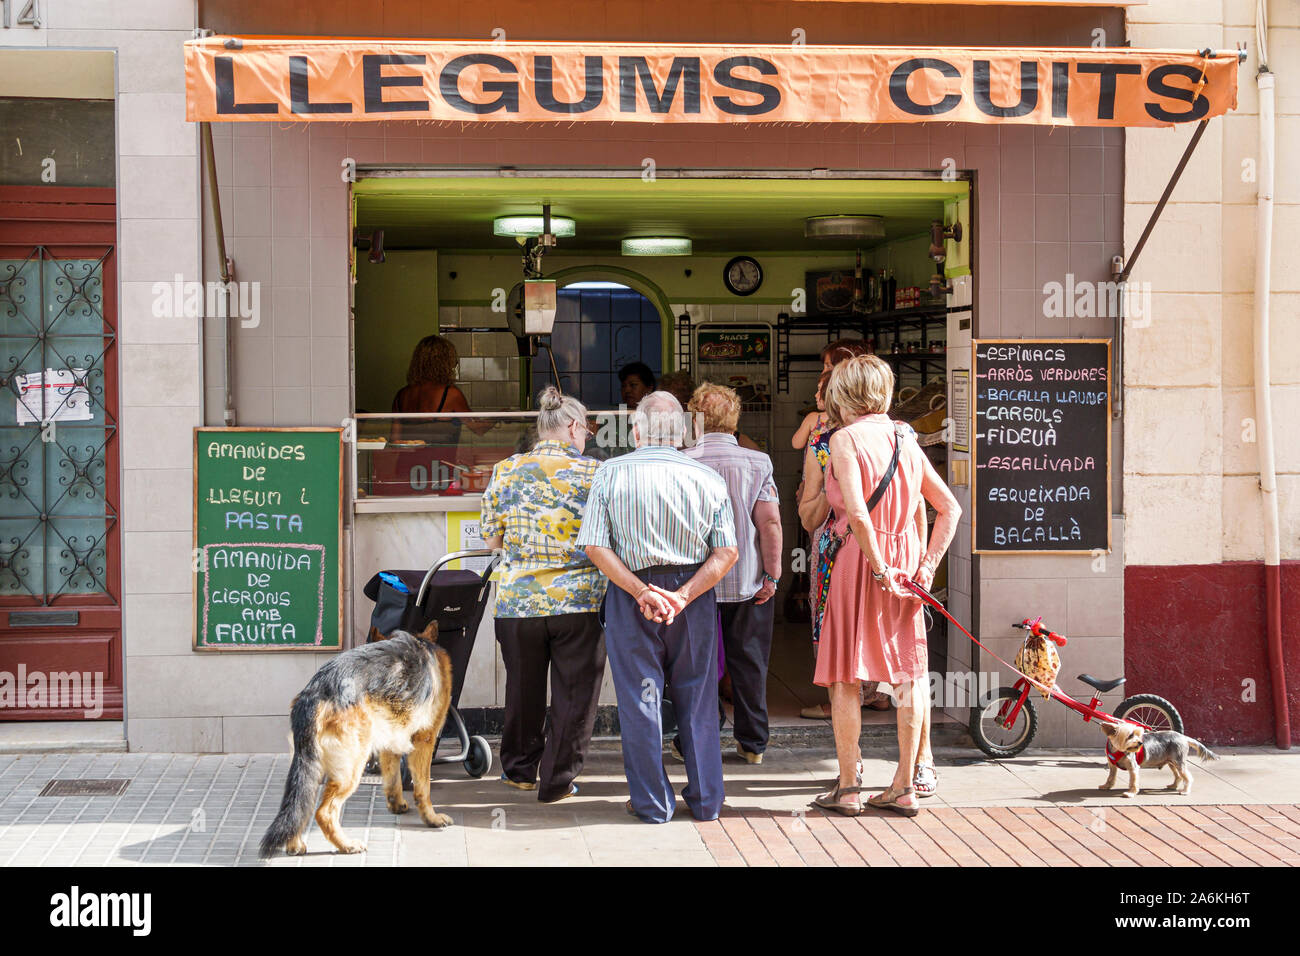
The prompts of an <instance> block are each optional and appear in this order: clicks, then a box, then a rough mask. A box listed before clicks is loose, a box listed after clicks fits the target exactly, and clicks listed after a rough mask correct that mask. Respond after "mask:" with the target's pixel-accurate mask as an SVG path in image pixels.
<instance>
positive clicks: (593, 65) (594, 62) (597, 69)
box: [533, 56, 605, 113]
mask: <svg viewBox="0 0 1300 956" xmlns="http://www.w3.org/2000/svg"><path fill="white" fill-rule="evenodd" d="M583 61H584V72H585V73H586V76H585V78H584V79H585V82H586V91H585V92H584V93H583V95H582V99H581V100H579V101H578V102H576V103H561V102H560V101H559V100H557V99H556V98H555V83H554V74H555V60H554V58H552V57H550V56H539V57H535V58H534V59H533V72H534V74H535V76H536V80H537V105H538V106H540V107H541V108H542V109H544V110H546V111H547V112H549V113H589V112H591V111H592V110H594V109H595V108H596V107H597V106H599V105H600V101H601V100H602V99H603V98H604V96H605V77H604V75H603V74H604V63H605V61H604V58H603V57H599V56H588V57H584V58H583Z"/></svg>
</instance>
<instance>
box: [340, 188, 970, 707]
mask: <svg viewBox="0 0 1300 956" xmlns="http://www.w3.org/2000/svg"><path fill="white" fill-rule="evenodd" d="M970 186H971V184H970V182H969V181H968V180H966V179H964V178H961V177H960V176H958V177H956V178H943V177H934V176H932V175H925V176H922V175H920V174H918V175H917V176H916V177H915V178H904V177H903V176H899V177H898V178H890V179H883V178H869V177H865V176H864V177H861V178H829V177H815V178H786V177H781V178H774V177H764V176H757V175H754V174H746V175H745V176H740V177H735V178H717V176H716V174H715V175H714V176H713V177H711V178H710V177H704V176H700V177H691V176H685V175H677V176H672V177H665V176H659V177H651V178H646V177H643V176H641V175H631V176H615V175H609V174H588V173H584V174H573V173H568V174H564V173H560V172H556V173H553V174H544V173H539V174H537V175H529V176H524V175H518V176H510V177H506V176H503V175H501V174H500V173H499V172H498V171H496V170H493V171H491V172H490V173H488V174H484V173H483V172H482V171H478V172H470V171H463V172H461V173H458V174H457V173H452V172H449V171H445V170H439V171H436V172H435V171H414V170H377V171H374V172H373V173H368V174H363V175H362V176H361V177H360V178H359V180H358V181H357V182H356V183H355V184H354V186H353V191H352V202H353V221H354V226H355V229H354V256H353V260H354V269H355V285H354V328H353V343H354V402H355V410H356V412H357V413H358V434H357V437H358V445H357V450H358V454H357V472H356V496H357V510H359V511H360V510H383V509H386V508H389V507H392V508H393V509H394V510H400V511H412V510H418V509H419V508H420V507H422V506H426V505H427V507H429V508H430V509H431V510H447V509H448V507H449V506H448V504H447V499H448V498H453V499H455V501H456V502H457V503H456V504H455V508H456V509H457V510H461V511H473V510H475V509H477V507H478V500H479V499H478V496H477V492H480V491H481V490H482V489H483V487H484V486H485V484H486V481H487V478H488V476H490V473H491V466H492V465H493V464H494V463H495V462H496V461H498V460H500V459H501V458H504V457H505V456H507V455H509V454H512V453H513V452H514V451H515V450H517V449H519V448H522V447H526V446H527V444H528V443H529V442H530V440H531V439H530V436H529V435H528V430H527V426H528V417H527V411H528V410H529V409H530V408H532V407H533V401H534V399H535V397H536V395H537V393H538V392H539V391H540V390H541V389H542V388H543V387H545V386H546V385H548V384H551V383H553V382H555V383H558V384H559V386H560V388H561V389H562V390H563V391H565V392H567V393H570V394H573V395H575V396H576V397H578V398H579V399H580V400H581V401H582V402H583V403H584V404H585V405H586V406H587V407H588V408H589V409H590V410H591V411H592V413H593V429H598V428H602V427H608V428H610V429H611V431H609V432H607V434H614V433H615V430H616V426H617V418H618V415H617V413H618V410H619V407H620V402H621V399H622V393H621V388H620V380H619V375H618V372H619V370H620V369H622V368H624V367H625V366H627V365H629V364H631V363H634V362H640V363H644V365H646V366H648V367H649V369H650V371H651V374H652V375H653V376H654V377H655V379H656V380H658V379H660V378H662V376H664V375H665V373H684V375H680V376H676V378H677V379H678V381H677V382H676V383H675V384H676V387H678V388H681V387H682V380H683V379H684V378H689V380H690V382H692V383H694V384H696V385H698V384H700V383H702V382H704V381H713V382H719V383H722V384H727V385H731V386H732V387H734V388H735V389H736V390H737V392H738V393H739V394H740V396H741V399H742V403H743V404H742V408H743V411H742V417H741V422H740V431H741V433H742V434H743V435H745V436H748V437H749V438H751V439H752V440H753V442H754V444H755V445H756V446H757V447H759V448H761V449H762V450H764V451H766V452H767V453H769V454H770V455H771V457H772V460H773V464H774V469H775V474H776V480H777V485H778V490H779V492H780V495H781V509H782V516H783V523H784V530H785V553H786V554H787V555H788V556H792V557H790V558H788V559H787V563H788V567H787V568H786V569H785V571H784V573H783V575H782V578H783V580H782V585H781V588H780V591H779V592H778V594H777V597H776V598H775V600H777V601H778V602H779V603H778V612H777V615H776V617H777V628H776V634H775V637H774V642H773V652H772V662H771V675H772V676H771V679H770V682H769V698H770V699H769V708H770V711H771V714H772V719H773V722H774V723H785V724H798V723H799V722H800V718H799V716H798V715H799V711H800V710H801V709H803V708H805V707H808V706H810V705H813V704H817V703H820V702H821V701H824V700H825V695H824V693H823V692H822V691H820V690H819V689H818V688H815V687H814V686H812V683H811V675H812V664H813V657H812V652H811V641H810V637H809V634H810V626H809V624H808V623H807V621H808V602H807V599H806V590H807V576H806V567H804V566H803V563H802V562H801V561H800V557H799V555H800V554H801V553H802V554H806V553H807V548H808V540H807V535H806V534H805V533H804V532H803V531H802V529H801V528H800V527H799V523H798V518H797V515H796V511H795V504H796V492H797V489H798V486H799V481H800V475H801V468H802V459H803V452H802V450H801V449H796V448H794V447H793V445H792V436H793V435H794V434H795V431H796V429H798V427H799V425H800V423H801V422H802V421H803V419H804V417H805V416H806V415H807V414H808V413H809V412H810V411H814V410H815V402H814V395H815V391H816V384H817V379H818V376H819V375H820V373H821V371H822V364H821V358H820V354H819V353H820V351H821V349H822V347H823V346H824V345H826V344H827V343H828V342H831V341H834V340H837V339H841V338H858V339H865V340H866V341H867V342H868V343H870V344H871V346H872V347H873V348H874V350H875V352H876V353H877V354H879V355H880V356H881V357H883V358H885V359H886V360H887V361H889V362H890V363H891V364H892V366H893V368H894V370H895V373H896V376H897V383H896V384H897V389H898V393H897V394H896V398H895V406H894V408H893V409H892V410H891V414H892V415H893V417H895V418H900V419H903V420H907V421H910V422H912V423H913V426H914V427H915V428H916V431H917V432H918V435H920V437H921V442H922V444H923V446H924V447H925V449H926V451H927V454H929V455H930V457H931V459H932V460H933V461H934V463H935V465H936V467H937V468H938V470H939V472H940V474H945V473H946V461H945V458H946V454H947V447H948V446H947V445H946V444H945V443H944V442H945V431H944V425H945V421H944V419H945V418H946V408H945V403H946V401H947V398H948V394H947V388H946V381H947V368H948V362H949V356H948V351H947V340H948V338H949V329H950V327H951V322H952V318H953V314H954V313H955V312H956V311H957V310H956V309H955V308H954V307H953V306H952V302H953V296H952V294H951V293H952V291H953V287H952V284H951V283H952V281H953V279H954V278H955V277H957V276H963V275H969V274H970V261H969V255H968V250H970V249H971V247H972V245H973V243H972V242H971V241H970V229H971V218H970V208H971V202H970V196H971V193H970ZM547 224H549V226H550V230H549V233H548V234H547V235H549V236H553V237H554V238H553V240H548V239H541V238H539V237H540V236H542V235H543V232H544V230H545V227H546V225H547ZM551 243H553V244H551ZM526 276H527V277H533V278H539V277H540V278H543V279H546V280H553V281H554V286H553V291H551V292H550V295H553V297H554V298H553V300H551V301H553V305H551V304H550V302H548V300H547V299H546V295H547V291H546V289H544V288H542V289H541V290H540V293H539V294H540V296H541V298H540V299H536V300H530V302H525V299H528V298H529V297H530V296H532V295H533V294H534V291H536V290H526V289H525V282H524V280H525V278H526ZM538 302H540V303H541V311H540V312H539V311H538V310H537V309H534V308H533V307H532V306H533V305H536V304H537V303H538ZM548 306H549V307H550V308H553V310H554V311H553V314H552V315H550V316H548V315H547V314H546V310H547V307H548ZM969 314H970V313H969V306H967V307H966V311H965V312H964V315H965V316H966V319H965V321H966V322H967V323H969ZM538 316H540V318H538ZM548 320H549V329H547V333H546V334H529V333H530V332H533V331H534V330H535V329H537V328H545V327H546V325H547V324H548ZM539 323H540V324H539ZM966 327H969V325H967V326H966ZM435 332H436V333H438V334H439V335H442V336H444V337H446V338H447V339H448V340H450V341H451V342H452V344H453V345H454V346H455V348H456V351H457V353H458V358H459V361H458V365H457V367H456V384H457V386H458V388H459V389H460V390H461V392H462V393H463V394H464V396H465V399H466V402H467V403H468V406H469V408H470V409H471V410H472V411H471V412H468V413H466V412H461V413H460V414H459V415H457V416H454V417H453V416H447V415H445V414H444V415H442V416H438V415H423V416H415V417H413V418H404V417H401V416H398V417H393V416H392V415H391V414H390V413H391V411H392V409H393V400H394V396H395V395H396V393H397V392H398V391H399V390H400V389H401V388H402V387H403V386H404V385H405V384H406V380H407V379H406V376H407V370H408V365H409V363H410V361H411V357H412V352H413V350H414V349H415V346H416V344H417V343H418V342H419V341H420V340H421V339H422V338H423V337H425V336H427V335H429V334H431V333H435ZM962 364H963V365H964V363H962ZM669 381H670V382H672V381H673V377H670V379H669ZM687 387H689V386H687ZM428 411H429V412H432V411H433V410H432V409H430V410H428ZM602 412H604V413H605V414H604V415H602V414H601V413H602ZM521 413H522V414H521ZM627 441H629V442H630V439H627ZM602 444H608V442H603V443H602ZM438 445H443V446H453V445H454V446H456V451H455V453H454V454H452V453H448V452H447V451H446V449H445V448H444V451H443V452H438V451H436V450H435V451H433V452H430V451H429V449H430V448H431V447H433V446H438ZM590 448H591V446H590V445H589V449H590ZM619 450H620V449H615V450H614V451H612V452H610V453H614V454H616V453H618V451H619ZM421 456H423V457H421ZM413 475H414V476H415V477H414V478H413V477H412V476H413ZM931 519H933V516H931ZM796 549H803V551H802V552H799V551H796ZM944 585H945V578H944V570H943V569H941V570H940V574H939V576H938V577H937V579H936V584H935V587H936V589H939V590H941V589H942V588H943V587H944ZM945 655H946V640H945V636H944V634H943V629H942V627H938V626H936V627H935V629H933V630H932V631H931V656H932V660H933V661H937V662H942V661H943V660H944V659H945ZM938 669H940V670H942V669H943V666H942V663H940V664H939V667H938ZM937 716H938V715H936V717H937ZM863 718H864V721H872V722H880V723H892V721H893V716H892V714H891V713H888V712H879V711H872V710H870V709H868V710H864V712H863ZM809 723H810V722H809V721H803V724H805V725H807V724H809Z"/></svg>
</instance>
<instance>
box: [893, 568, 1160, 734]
mask: <svg viewBox="0 0 1300 956" xmlns="http://www.w3.org/2000/svg"><path fill="white" fill-rule="evenodd" d="M903 587H905V588H907V589H908V590H909V591H911V592H912V593H913V594H915V595H916V596H917V597H918V598H920V599H921V601H922V602H924V603H925V604H928V605H929V606H930V607H932V608H934V609H935V610H936V611H938V612H939V613H940V614H942V615H943V616H944V617H946V618H947V619H948V620H950V621H952V623H953V624H954V625H956V627H957V630H959V631H961V632H962V633H963V634H965V635H966V636H967V637H969V638H970V639H971V640H972V641H974V642H975V645H976V646H977V647H979V648H980V649H981V650H982V651H984V653H986V654H988V655H989V656H990V657H992V658H993V659H994V660H995V661H997V662H998V663H999V664H1001V665H1002V666H1003V667H1005V668H1006V669H1007V670H1009V671H1011V672H1012V673H1014V674H1019V675H1020V676H1021V678H1023V679H1024V680H1025V681H1027V682H1028V683H1030V684H1031V685H1033V686H1034V687H1037V688H1038V689H1039V690H1041V691H1042V692H1043V693H1045V694H1049V695H1051V696H1052V697H1055V698H1056V699H1057V700H1059V701H1061V703H1063V704H1065V705H1066V706H1071V705H1072V706H1073V708H1074V709H1078V710H1083V711H1088V712H1089V713H1095V714H1096V715H1097V716H1098V717H1099V718H1101V719H1102V721H1103V722H1105V723H1114V724H1118V723H1120V718H1118V717H1114V716H1112V715H1111V714H1108V713H1106V712H1105V711H1104V710H1098V711H1093V710H1092V708H1089V707H1084V705H1083V704H1081V703H1079V702H1078V701H1077V700H1075V699H1074V698H1073V697H1071V696H1070V695H1069V694H1067V693H1065V692H1064V691H1062V690H1059V689H1058V688H1057V687H1055V686H1052V687H1048V686H1046V685H1045V684H1043V683H1041V682H1040V681H1036V680H1034V679H1033V678H1032V677H1030V676H1029V675H1028V674H1026V673H1024V672H1022V671H1020V670H1018V669H1017V668H1016V667H1015V665H1013V664H1008V663H1007V662H1006V661H1004V660H1003V659H1002V658H1001V657H999V656H998V655H997V654H995V653H993V651H991V650H989V649H988V648H987V647H985V646H984V645H983V644H982V643H980V640H979V638H977V637H976V636H975V635H974V634H972V633H971V632H970V631H968V630H966V628H964V627H962V626H961V622H960V621H958V620H957V619H956V618H955V617H953V616H952V615H951V614H949V613H948V609H947V608H946V607H944V606H943V605H942V604H940V603H939V601H938V599H937V598H935V596H934V595H933V594H931V593H930V592H929V591H927V590H926V589H925V588H923V587H921V585H919V584H917V583H916V582H915V581H913V580H911V579H910V578H909V579H907V580H905V581H903ZM1038 620H1040V621H1041V620H1042V618H1039V619H1038ZM1026 623H1028V622H1026ZM1037 623H1038V621H1035V622H1034V623H1033V626H1036V625H1037ZM1048 633H1050V632H1048ZM1044 636H1047V634H1045V635H1044ZM1053 636H1054V635H1053ZM1058 643H1061V644H1063V643H1065V639H1064V638H1061V639H1060V641H1058ZM1124 722H1125V723H1130V724H1137V726H1139V727H1142V728H1143V729H1145V730H1150V729H1151V728H1150V727H1147V726H1146V725H1145V724H1139V723H1138V722H1137V721H1136V720H1125V721H1124Z"/></svg>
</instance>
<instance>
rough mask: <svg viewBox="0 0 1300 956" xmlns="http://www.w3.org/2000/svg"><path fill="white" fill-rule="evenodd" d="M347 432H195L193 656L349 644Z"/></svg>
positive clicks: (206, 430)
mask: <svg viewBox="0 0 1300 956" xmlns="http://www.w3.org/2000/svg"><path fill="white" fill-rule="evenodd" d="M342 475H343V442H342V431H341V430H340V429H338V428H196V429H195V430H194V572H195V574H194V616H195V620H194V649H195V650H202V651H267V650H309V651H319V650H330V649H337V648H339V647H340V646H341V636H342V633H343V627H342V624H343V620H342V608H343V601H342V596H343V592H342V577H341V576H340V573H339V569H340V567H341V564H342V555H343V496H342V493H341V492H342V487H343V482H342Z"/></svg>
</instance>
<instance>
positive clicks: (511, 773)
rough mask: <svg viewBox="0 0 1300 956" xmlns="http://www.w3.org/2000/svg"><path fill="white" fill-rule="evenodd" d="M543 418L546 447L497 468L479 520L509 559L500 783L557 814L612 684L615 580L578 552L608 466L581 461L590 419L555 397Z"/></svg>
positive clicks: (502, 618) (541, 409)
mask: <svg viewBox="0 0 1300 956" xmlns="http://www.w3.org/2000/svg"><path fill="white" fill-rule="evenodd" d="M537 407H538V413H537V436H538V439H539V440H538V442H537V444H536V445H535V446H534V447H533V449H532V451H530V452H525V453H523V454H518V455H512V456H511V457H509V458H507V459H506V460H505V461H502V462H500V463H499V464H498V465H497V466H496V468H495V469H493V471H492V481H491V483H490V484H489V485H488V487H487V490H486V491H485V492H484V493H483V504H482V515H481V518H482V534H483V537H484V538H485V539H486V541H487V544H488V547H490V548H501V549H502V550H503V551H504V552H505V558H504V560H503V562H502V565H501V580H500V583H499V585H498V590H497V604H496V634H497V642H498V643H499V644H500V645H501V657H502V659H503V660H504V661H505V666H506V708H505V710H506V713H505V729H504V731H503V733H502V735H501V766H502V769H503V772H502V774H501V779H502V780H504V781H505V782H506V783H508V784H509V785H510V786H512V787H515V788H516V789H519V790H533V789H536V790H537V799H538V800H540V801H541V802H542V803H554V802H555V801H557V800H563V799H564V798H565V797H570V796H573V795H574V794H576V793H577V792H578V787H577V784H575V783H574V782H573V781H574V778H575V777H577V776H578V774H579V773H581V772H582V766H583V763H584V761H585V760H586V755H587V747H588V746H589V744H590V743H591V732H592V728H593V727H594V725H595V720H596V705H597V702H598V700H599V697H600V683H601V678H602V677H603V676H604V673H605V641H604V634H603V632H602V630H601V626H600V621H599V620H598V616H597V612H598V611H599V610H600V603H601V599H602V598H604V596H605V587H606V584H607V581H606V579H605V576H604V575H603V574H601V573H600V571H598V570H597V569H596V567H595V566H594V565H593V564H592V563H591V561H590V560H588V558H587V555H586V553H585V552H584V551H583V550H582V549H580V548H575V547H574V542H575V541H576V540H577V537H578V528H579V525H580V524H581V521H582V512H583V509H584V508H585V507H586V504H587V495H588V493H589V492H590V491H591V480H592V476H593V475H595V473H596V468H597V467H598V466H599V464H600V463H599V462H598V461H596V460H595V459H592V458H587V457H584V456H583V454H582V449H583V447H584V445H585V444H586V440H587V409H586V408H585V407H583V405H582V404H581V403H580V402H579V401H578V400H577V399H575V398H572V397H567V396H563V395H561V394H560V393H559V392H558V391H557V390H556V389H555V388H554V387H551V388H547V389H546V390H545V391H543V392H542V394H541V396H540V397H539V398H538V405H537ZM548 669H549V672H550V678H551V725H550V733H549V734H547V733H546V732H545V721H546V677H547V671H548ZM539 778H540V779H539Z"/></svg>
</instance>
